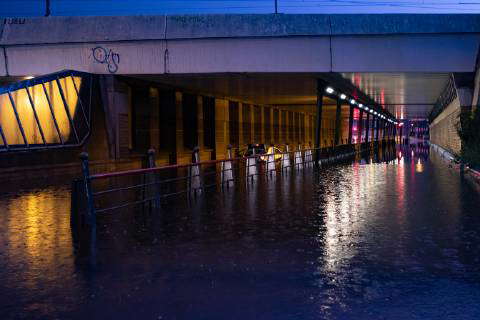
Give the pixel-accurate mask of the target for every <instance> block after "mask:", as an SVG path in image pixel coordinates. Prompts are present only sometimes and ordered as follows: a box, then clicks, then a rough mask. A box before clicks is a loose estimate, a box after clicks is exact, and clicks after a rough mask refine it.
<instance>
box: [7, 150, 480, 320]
mask: <svg viewBox="0 0 480 320" xmlns="http://www.w3.org/2000/svg"><path fill="white" fill-rule="evenodd" d="M412 151H413V150H409V149H408V150H407V148H405V147H402V149H400V148H399V149H398V150H397V151H396V152H395V153H391V155H390V156H391V157H390V158H388V159H387V160H389V161H387V162H379V161H371V160H368V161H357V162H354V163H353V164H343V165H337V166H332V167H329V168H324V169H322V170H321V171H320V172H319V173H318V174H315V172H314V170H312V169H308V168H307V169H303V170H298V171H296V172H295V173H291V174H288V175H286V176H283V177H280V176H277V177H272V178H271V179H270V180H269V181H268V182H267V181H266V180H265V179H260V180H258V181H256V182H255V183H254V184H252V185H249V186H248V188H247V189H242V191H239V192H235V191H233V190H231V191H229V192H226V193H223V194H209V195H208V196H207V197H206V198H201V199H200V200H199V201H198V202H197V203H196V204H194V205H192V206H191V207H187V206H185V205H183V204H182V201H179V203H171V204H169V205H167V206H166V207H165V208H164V211H163V212H161V213H158V212H156V213H153V214H145V213H141V212H129V213H128V214H125V215H117V216H115V215H112V216H108V217H104V218H101V219H100V220H99V236H98V243H99V246H98V253H97V258H98V259H97V260H98V261H97V266H96V268H92V267H91V266H90V265H89V264H88V261H89V259H88V257H84V256H81V255H79V254H78V253H76V252H75V250H74V249H73V246H72V237H71V233H70V220H69V207H70V196H69V190H68V188H64V187H51V188H42V189H37V190H34V191H23V192H20V193H19V194H18V195H15V196H12V195H6V196H2V197H1V198H0V209H1V214H0V270H1V271H0V316H1V318H2V319H10V318H12V319H17V318H20V319H22V318H25V319H32V318H33V319H44V318H65V319H85V318H87V317H89V318H94V319H104V318H119V319H128V318H148V319H158V318H162V319H225V318H228V319H250V318H251V319H254V318H255V319H318V318H325V319H352V318H355V319H381V318H386V319H406V318H408V319H429V318H431V319H437V318H445V315H448V316H450V318H458V319H474V318H478V316H480V309H479V307H478V305H477V303H476V302H477V301H479V298H480V279H479V272H480V267H479V265H480V260H479V257H480V249H479V240H480V231H479V229H478V225H479V223H480V217H479V215H478V205H479V204H480V201H479V200H478V194H476V193H475V192H474V191H473V190H472V189H471V188H470V187H469V185H468V184H466V183H464V182H462V181H461V180H460V179H459V177H458V174H457V173H455V172H454V171H452V170H450V169H448V168H447V166H446V165H445V163H443V162H442V160H441V159H439V158H438V156H437V155H436V154H431V155H430V156H429V155H428V152H426V151H425V150H423V149H421V148H418V147H416V148H415V152H413V153H412ZM452 293H453V294H452Z"/></svg>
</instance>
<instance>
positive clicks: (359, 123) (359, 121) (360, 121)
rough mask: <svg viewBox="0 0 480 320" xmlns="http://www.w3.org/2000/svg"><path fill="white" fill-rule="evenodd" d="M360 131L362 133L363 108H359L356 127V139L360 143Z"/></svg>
mask: <svg viewBox="0 0 480 320" xmlns="http://www.w3.org/2000/svg"><path fill="white" fill-rule="evenodd" d="M362 133H363V110H360V116H359V117H358V128H357V141H358V143H360V144H362Z"/></svg>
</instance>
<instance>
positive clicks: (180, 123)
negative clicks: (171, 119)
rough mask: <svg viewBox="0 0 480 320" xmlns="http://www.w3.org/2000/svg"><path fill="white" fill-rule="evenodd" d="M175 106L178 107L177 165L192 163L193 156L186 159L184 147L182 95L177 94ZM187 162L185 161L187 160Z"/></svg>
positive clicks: (176, 126)
mask: <svg viewBox="0 0 480 320" xmlns="http://www.w3.org/2000/svg"><path fill="white" fill-rule="evenodd" d="M175 105H176V111H177V112H176V113H175V115H176V125H175V128H176V143H175V145H176V150H175V151H176V152H175V153H176V159H177V163H185V161H187V162H190V157H191V154H190V153H189V154H188V157H184V156H183V154H184V146H183V110H182V109H183V108H182V93H181V92H178V91H176V92H175ZM184 158H185V159H186V160H185V159H184Z"/></svg>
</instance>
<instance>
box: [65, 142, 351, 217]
mask: <svg viewBox="0 0 480 320" xmlns="http://www.w3.org/2000/svg"><path fill="white" fill-rule="evenodd" d="M358 151H359V150H358V149H356V148H355V147H354V146H353V145H344V146H338V147H336V148H320V149H314V148H313V149H302V148H301V147H300V146H298V147H297V149H296V150H295V151H290V149H289V147H288V146H287V147H286V150H285V152H281V153H272V154H260V155H258V154H253V155H251V156H246V157H236V158H233V157H232V149H231V148H229V149H228V151H227V158H226V159H222V160H209V161H200V156H199V155H200V153H199V150H198V148H195V149H194V151H193V153H192V163H188V164H176V165H168V166H163V167H155V152H154V151H153V150H149V152H148V161H147V163H148V168H144V169H134V170H128V171H120V172H112V173H102V174H93V175H91V174H90V169H89V159H88V154H86V153H82V154H81V156H80V159H81V162H82V171H83V178H82V179H79V180H75V181H74V183H73V187H72V215H74V216H76V217H77V218H76V219H80V220H81V221H82V224H84V223H85V222H86V223H88V224H95V219H96V216H97V215H101V214H106V213H111V212H114V211H117V210H120V209H123V208H129V207H134V206H138V205H147V206H148V207H149V208H160V207H161V204H162V201H164V200H165V199H167V198H170V197H175V196H186V198H187V199H189V200H191V199H194V198H196V197H198V196H199V195H200V194H202V193H205V192H207V191H208V190H211V189H213V190H219V191H221V190H223V189H225V188H227V189H228V188H230V187H232V186H233V185H235V183H240V184H244V185H249V184H251V183H253V182H254V181H255V180H256V179H257V178H258V177H261V176H266V177H267V178H268V177H271V176H273V175H277V174H285V173H288V172H289V171H291V170H301V169H303V168H306V167H310V166H313V165H314V164H317V165H320V166H322V165H326V164H330V163H333V162H336V161H339V160H342V159H346V158H348V157H351V156H354V155H355V154H356V153H357V152H358ZM276 158H277V159H276ZM119 199H120V200H119Z"/></svg>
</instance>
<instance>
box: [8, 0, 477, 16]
mask: <svg viewBox="0 0 480 320" xmlns="http://www.w3.org/2000/svg"><path fill="white" fill-rule="evenodd" d="M45 2H46V0H0V3H1V6H0V16H4V17H5V16H9V17H13V16H40V15H44V13H45ZM50 2H51V11H52V15H57V16H70V15H135V14H181V13H185V14H186V13H273V12H274V10H275V9H274V8H275V0H255V1H252V0H51V1H50ZM278 11H279V12H280V13H480V0H397V1H389V0H278Z"/></svg>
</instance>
